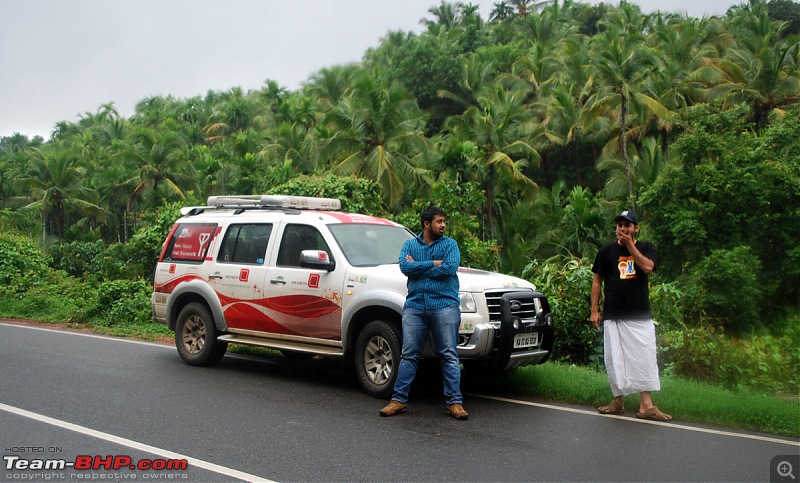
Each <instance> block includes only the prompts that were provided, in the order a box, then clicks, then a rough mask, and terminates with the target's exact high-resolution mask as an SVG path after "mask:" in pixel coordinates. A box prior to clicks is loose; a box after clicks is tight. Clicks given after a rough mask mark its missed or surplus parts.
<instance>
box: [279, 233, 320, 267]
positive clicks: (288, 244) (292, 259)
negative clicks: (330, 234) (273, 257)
mask: <svg viewBox="0 0 800 483" xmlns="http://www.w3.org/2000/svg"><path fill="white" fill-rule="evenodd" d="M303 250H324V251H326V252H328V255H331V250H330V248H328V244H327V243H325V239H324V238H322V234H321V233H320V232H319V230H317V229H316V228H314V227H313V226H310V225H297V224H292V225H286V228H285V229H284V230H283V240H281V248H280V251H279V252H278V266H281V267H299V266H300V253H301V252H302V251H303ZM331 256H332V255H331Z"/></svg>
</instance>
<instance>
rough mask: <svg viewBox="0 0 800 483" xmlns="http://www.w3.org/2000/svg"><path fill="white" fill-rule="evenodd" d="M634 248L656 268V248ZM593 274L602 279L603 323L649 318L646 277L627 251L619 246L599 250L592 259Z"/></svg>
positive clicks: (648, 245) (642, 245)
mask: <svg viewBox="0 0 800 483" xmlns="http://www.w3.org/2000/svg"><path fill="white" fill-rule="evenodd" d="M636 248H637V249H638V250H639V251H640V252H641V253H642V255H644V256H645V257H647V258H649V259H650V260H652V261H653V263H654V264H655V265H658V262H657V260H656V247H655V245H653V244H652V243H648V242H643V241H637V242H636ZM653 270H655V266H654V267H653ZM592 272H594V273H596V274H598V275H600V276H601V277H603V285H604V290H605V301H604V302H603V319H604V320H607V319H630V320H648V319H650V318H652V313H651V312H650V297H649V291H648V286H647V274H646V273H644V271H643V270H642V269H641V268H640V267H639V265H637V264H636V263H634V261H633V256H631V254H630V252H629V251H628V249H627V248H626V247H623V246H620V245H619V243H617V242H614V243H611V244H609V245H606V246H604V247H602V248H601V249H600V251H598V252H597V256H596V257H595V259H594V265H593V266H592Z"/></svg>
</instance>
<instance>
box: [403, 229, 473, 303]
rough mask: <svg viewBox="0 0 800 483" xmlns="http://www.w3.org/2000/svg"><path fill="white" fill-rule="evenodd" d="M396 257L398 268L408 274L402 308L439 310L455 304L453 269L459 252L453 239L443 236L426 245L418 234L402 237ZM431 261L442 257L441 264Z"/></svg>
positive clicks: (456, 278) (456, 282) (458, 257)
mask: <svg viewBox="0 0 800 483" xmlns="http://www.w3.org/2000/svg"><path fill="white" fill-rule="evenodd" d="M406 255H411V258H413V259H414V261H413V262H409V261H407V260H406ZM398 260H399V262H400V271H402V272H403V274H405V276H407V277H408V297H406V305H405V306H406V307H410V308H413V309H424V310H425V309H441V308H444V307H448V306H450V305H453V304H458V303H459V298H458V289H459V285H458V275H456V272H457V271H458V264H459V263H461V252H460V251H459V250H458V243H456V241H455V240H453V239H452V238H450V237H446V236H443V237H441V238H439V239H438V240H436V241H435V242H433V243H431V244H430V245H428V244H427V243H425V242H424V241H423V240H422V234H421V233H420V234H419V235H417V237H416V238H411V239H409V240H406V242H405V243H404V244H403V248H402V249H401V250H400V257H399V259H398ZM434 260H442V264H441V265H439V266H438V267H434V266H433V261H434Z"/></svg>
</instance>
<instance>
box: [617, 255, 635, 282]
mask: <svg viewBox="0 0 800 483" xmlns="http://www.w3.org/2000/svg"><path fill="white" fill-rule="evenodd" d="M617 269H618V270H619V279H620V280H628V279H631V278H636V268H634V265H633V257H619V263H617Z"/></svg>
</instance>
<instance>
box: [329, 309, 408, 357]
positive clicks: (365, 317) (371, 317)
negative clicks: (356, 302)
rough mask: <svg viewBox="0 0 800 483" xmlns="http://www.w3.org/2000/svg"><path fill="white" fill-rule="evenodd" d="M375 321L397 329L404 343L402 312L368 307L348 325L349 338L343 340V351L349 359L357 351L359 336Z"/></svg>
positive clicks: (352, 318)
mask: <svg viewBox="0 0 800 483" xmlns="http://www.w3.org/2000/svg"><path fill="white" fill-rule="evenodd" d="M401 310H402V309H401ZM375 320H383V321H386V322H388V323H390V324H392V325H394V326H395V327H397V331H398V333H399V334H400V336H401V341H402V334H403V329H402V327H403V324H402V313H401V312H398V311H397V310H395V309H394V308H390V307H386V306H383V305H370V306H366V307H363V308H361V310H359V311H358V312H356V313H354V314H353V315H352V317H351V318H350V322H349V323H348V326H347V336H346V338H344V339H343V340H342V346H343V347H342V349H343V350H344V352H345V354H346V355H347V356H348V357H351V356H352V355H353V353H354V351H355V347H356V341H358V335H359V334H360V333H361V331H362V330H363V329H364V327H366V325H367V324H369V323H370V322H372V321H375Z"/></svg>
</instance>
